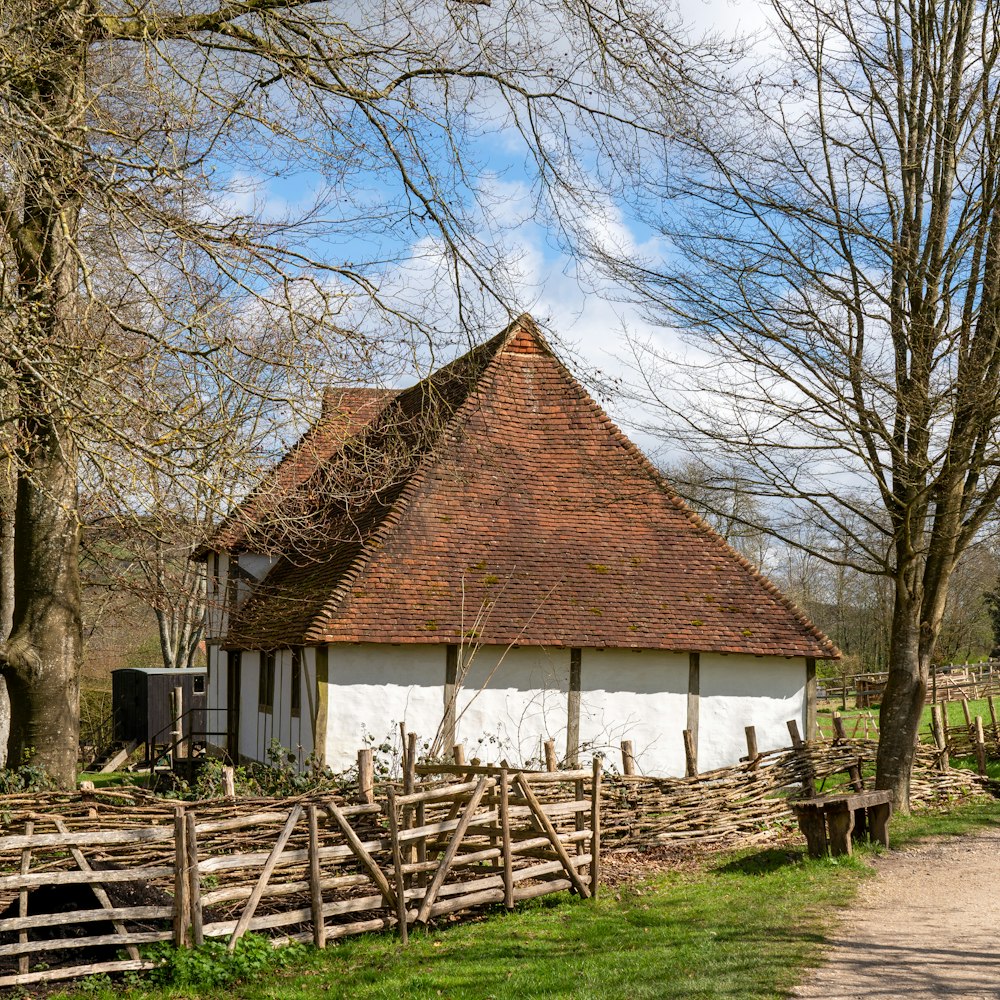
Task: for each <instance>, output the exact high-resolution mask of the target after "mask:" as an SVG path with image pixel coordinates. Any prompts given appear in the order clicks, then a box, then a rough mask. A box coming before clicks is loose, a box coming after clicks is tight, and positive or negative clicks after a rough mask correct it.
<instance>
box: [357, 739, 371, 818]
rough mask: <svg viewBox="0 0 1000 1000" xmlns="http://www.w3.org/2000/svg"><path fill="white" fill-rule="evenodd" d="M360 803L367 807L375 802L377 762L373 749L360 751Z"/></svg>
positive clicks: (368, 748)
mask: <svg viewBox="0 0 1000 1000" xmlns="http://www.w3.org/2000/svg"><path fill="white" fill-rule="evenodd" d="M358 801H359V802H363V803H365V804H367V805H371V804H372V803H373V802H374V801H375V761H374V758H373V755H372V748H371V747H365V748H364V749H363V750H359V751H358Z"/></svg>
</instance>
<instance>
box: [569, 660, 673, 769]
mask: <svg viewBox="0 0 1000 1000" xmlns="http://www.w3.org/2000/svg"><path fill="white" fill-rule="evenodd" d="M568 655H569V654H568V651H567V656H568ZM580 675H581V676H580V687H581V689H582V690H581V694H580V744H581V747H583V752H584V754H586V752H587V751H588V750H591V749H593V750H605V751H607V753H608V756H609V758H610V759H611V760H612V761H614V762H615V763H616V764H617V765H618V766H620V764H621V741H622V740H631V741H632V748H633V752H634V753H635V757H636V767H637V770H638V771H639V772H640V773H642V774H652V775H659V776H663V775H678V774H683V773H684V738H683V736H682V733H683V732H684V730H685V729H686V728H687V690H688V654H687V653H669V652H662V651H660V650H652V649H643V650H638V651H633V650H630V649H584V650H582V651H581V655H580Z"/></svg>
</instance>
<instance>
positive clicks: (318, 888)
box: [308, 750, 371, 948]
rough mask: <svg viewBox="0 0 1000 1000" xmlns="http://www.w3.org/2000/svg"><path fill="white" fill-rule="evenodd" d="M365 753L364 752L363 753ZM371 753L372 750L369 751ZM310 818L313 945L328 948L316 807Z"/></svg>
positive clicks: (310, 887)
mask: <svg viewBox="0 0 1000 1000" xmlns="http://www.w3.org/2000/svg"><path fill="white" fill-rule="evenodd" d="M361 753H364V750H362V751H361ZM368 753H369V754H370V753H371V750H369V751H368ZM308 817H309V902H310V906H311V908H312V925H313V944H314V945H315V946H316V947H317V948H325V947H326V921H325V920H324V918H323V886H322V885H321V884H320V872H319V819H318V818H317V816H316V806H315V805H313V804H312V803H310V804H309V808H308Z"/></svg>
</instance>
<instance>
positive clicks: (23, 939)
mask: <svg viewBox="0 0 1000 1000" xmlns="http://www.w3.org/2000/svg"><path fill="white" fill-rule="evenodd" d="M34 832H35V824H34V822H33V821H32V820H30V819H29V820H28V821H27V823H25V824H24V835H25V837H30V836H31V835H32V834H33V833H34ZM30 868H31V848H30V847H26V848H24V850H23V851H21V874H22V875H27V874H28V869H30ZM17 899H18V902H17V915H18V916H19V917H21V918H22V919H24V917H26V916H27V915H28V890H27V889H22V890H21V891H20V892H19V893H18V896H17ZM17 940H18V942H19V943H20V944H22V945H25V944H27V943H28V932H27V930H20V931H18V933H17ZM28 969H29V964H28V956H27V955H26V954H25V955H21V957H20V958H18V960H17V971H18V972H19V973H20V974H21V975H26V974H27V972H28Z"/></svg>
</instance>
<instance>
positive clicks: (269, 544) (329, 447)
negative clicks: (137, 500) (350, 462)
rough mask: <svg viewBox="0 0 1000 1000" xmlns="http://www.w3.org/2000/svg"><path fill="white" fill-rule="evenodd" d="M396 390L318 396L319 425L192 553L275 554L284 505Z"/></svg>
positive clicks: (341, 390)
mask: <svg viewBox="0 0 1000 1000" xmlns="http://www.w3.org/2000/svg"><path fill="white" fill-rule="evenodd" d="M397 391H398V390H396V389H381V388H371V387H367V386H364V387H361V386H358V387H349V388H341V387H332V388H329V389H327V390H326V392H325V393H324V394H323V410H322V413H321V415H320V418H319V420H317V421H316V423H315V424H313V425H312V426H311V427H310V428H309V430H307V431H306V432H305V434H303V435H302V437H301V438H299V440H298V441H297V442H296V443H295V444H294V445H293V446H292V447H291V448H290V449H289V451H288V453H287V454H286V455H285V457H284V458H283V459H282V460H281V461H280V462H279V463H278V464H277V465H276V466H275V467H274V469H272V470H271V471H270V472H269V473H268V474H267V476H265V478H264V479H263V480H262V482H260V483H259V484H258V486H257V487H256V489H254V491H253V492H252V493H251V494H250V496H248V497H247V499H246V500H244V501H243V503H241V504H240V505H239V506H238V507H237V508H236V509H235V510H234V511H233V512H232V513H231V514H229V516H228V517H226V519H225V520H224V521H223V522H222V524H221V525H219V527H218V529H217V530H216V531H215V533H214V534H213V535H212V536H211V537H209V538H207V539H206V540H205V541H204V542H203V543H202V544H201V546H200V547H199V548H198V550H197V551H196V552H195V558H204V557H205V556H206V555H208V553H209V552H240V551H247V550H252V551H254V552H261V553H264V552H266V553H274V552H277V551H278V550H280V548H281V545H282V542H283V541H284V537H283V536H284V534H285V532H284V531H282V525H284V526H285V528H286V530H287V527H288V521H289V512H288V511H286V510H284V507H285V505H287V504H289V503H291V502H292V501H293V497H294V494H295V491H296V490H297V488H298V487H300V486H301V485H302V484H303V483H304V482H305V481H306V480H307V479H308V478H309V477H310V476H311V475H312V474H313V473H314V472H315V471H316V469H317V468H318V467H320V466H321V465H322V464H323V463H325V462H328V461H329V460H330V459H331V458H332V457H333V456H334V455H335V454H336V453H337V452H338V451H339V450H340V449H341V448H342V447H343V445H344V443H345V442H346V441H348V440H349V439H350V438H351V437H353V436H354V435H355V434H357V433H358V431H360V430H361V428H362V427H364V426H365V425H366V424H368V423H370V422H371V421H372V420H374V418H375V417H376V416H378V414H379V413H380V412H381V411H382V409H383V408H384V407H385V405H386V404H387V403H388V402H389V400H390V399H392V397H393V396H395V395H396V392H397Z"/></svg>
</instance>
